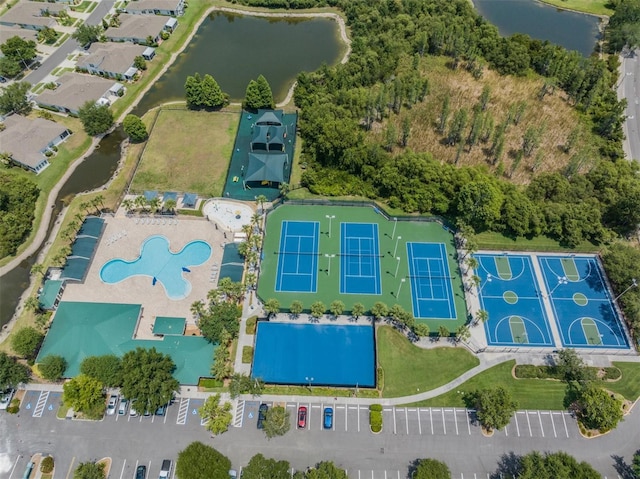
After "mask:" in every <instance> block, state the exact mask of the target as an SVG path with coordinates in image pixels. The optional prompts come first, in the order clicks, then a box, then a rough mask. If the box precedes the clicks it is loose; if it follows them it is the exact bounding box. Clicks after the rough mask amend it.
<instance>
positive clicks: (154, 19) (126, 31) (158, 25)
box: [105, 13, 177, 45]
mask: <svg viewBox="0 0 640 479" xmlns="http://www.w3.org/2000/svg"><path fill="white" fill-rule="evenodd" d="M118 18H119V19H120V26H119V27H110V28H108V29H107V31H106V32H105V36H106V37H107V40H109V41H112V42H132V43H138V44H140V45H146V44H147V39H148V38H151V39H152V40H153V42H154V43H159V42H160V39H161V37H160V35H161V34H162V32H163V31H165V32H169V33H171V32H173V31H174V30H175V27H176V26H177V21H176V19H175V18H168V19H167V18H165V17H161V16H156V15H128V14H126V13H123V14H121V15H120V16H119V17H118Z"/></svg>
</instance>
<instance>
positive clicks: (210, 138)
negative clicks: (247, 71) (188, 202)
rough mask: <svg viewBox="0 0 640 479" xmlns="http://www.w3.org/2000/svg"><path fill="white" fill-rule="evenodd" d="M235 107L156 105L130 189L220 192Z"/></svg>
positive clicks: (235, 123)
mask: <svg viewBox="0 0 640 479" xmlns="http://www.w3.org/2000/svg"><path fill="white" fill-rule="evenodd" d="M237 128H238V113H236V112H233V111H232V112H227V111H224V112H204V111H189V110H162V111H161V112H160V113H159V115H158V119H157V121H156V124H155V126H154V128H153V131H151V135H150V137H149V140H148V142H147V147H146V149H145V151H144V153H143V156H142V160H141V162H140V166H139V167H138V170H137V171H136V176H135V178H134V180H133V184H132V186H131V189H132V190H133V191H135V192H136V193H142V192H143V191H144V190H158V191H169V190H174V191H179V192H191V193H198V194H200V195H203V196H221V195H222V190H223V188H224V182H225V179H226V174H227V167H228V165H229V159H230V158H231V151H232V149H233V141H234V139H235V135H236V130H237Z"/></svg>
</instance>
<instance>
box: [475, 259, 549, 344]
mask: <svg viewBox="0 0 640 479" xmlns="http://www.w3.org/2000/svg"><path fill="white" fill-rule="evenodd" d="M474 257H475V258H476V260H478V270H477V275H478V276H479V277H480V286H479V288H478V292H479V299H480V306H481V308H482V309H483V310H485V311H486V312H487V313H488V315H489V318H488V320H487V321H486V322H485V324H484V328H485V334H486V336H487V343H488V344H489V345H493V346H553V338H552V335H551V331H550V326H549V320H548V318H547V315H546V313H545V310H544V304H543V302H542V295H541V293H540V291H539V289H538V286H537V285H538V283H537V281H536V277H535V274H534V271H533V264H532V261H531V257H529V256H521V255H513V254H509V255H508V256H507V255H496V254H476V255H474Z"/></svg>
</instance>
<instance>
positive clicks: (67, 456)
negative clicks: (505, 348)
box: [0, 392, 640, 479]
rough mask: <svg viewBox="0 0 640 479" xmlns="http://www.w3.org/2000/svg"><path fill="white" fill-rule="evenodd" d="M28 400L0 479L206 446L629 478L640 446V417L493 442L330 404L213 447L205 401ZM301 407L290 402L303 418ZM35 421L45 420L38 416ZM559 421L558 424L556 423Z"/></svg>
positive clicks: (355, 468)
mask: <svg viewBox="0 0 640 479" xmlns="http://www.w3.org/2000/svg"><path fill="white" fill-rule="evenodd" d="M29 394H31V396H29V397H25V400H24V401H23V407H22V410H21V412H20V414H19V416H14V415H10V414H7V413H5V412H2V413H0V431H2V434H1V435H0V477H1V478H2V479H5V478H6V479H17V478H19V477H21V476H22V473H23V472H24V469H25V467H26V464H27V461H28V459H29V457H31V455H32V454H34V453H38V452H40V453H50V454H52V455H53V456H54V457H55V459H56V473H55V478H54V479H58V478H66V477H70V476H71V473H72V471H73V469H74V468H75V467H77V465H78V463H79V462H82V461H87V460H94V459H100V458H103V457H111V458H112V460H113V463H112V468H111V472H110V476H109V477H110V478H112V479H114V478H116V479H123V478H132V477H133V474H134V473H135V468H136V466H137V465H138V464H145V465H147V467H148V472H149V476H148V477H150V478H155V477H157V475H158V472H159V470H160V463H161V462H162V460H163V459H171V460H175V459H176V458H177V454H178V452H179V451H180V450H182V449H183V448H184V447H186V446H187V445H188V444H189V443H190V442H192V441H195V440H199V441H202V442H204V443H207V444H210V445H212V446H214V447H216V448H217V449H219V450H220V451H221V452H222V453H223V454H225V455H227V456H228V457H229V458H230V459H231V460H232V463H233V467H234V468H236V469H239V468H240V467H241V466H244V465H246V464H247V462H248V461H249V459H250V458H251V457H252V456H253V455H254V454H256V453H258V452H261V453H263V454H264V455H265V456H267V457H274V458H278V459H286V460H288V461H289V462H290V463H291V465H292V466H293V467H294V468H295V469H303V468H306V467H307V466H309V465H313V464H315V463H316V462H318V461H321V460H332V461H334V463H335V464H336V465H339V466H340V467H343V468H345V469H347V471H348V473H349V477H351V478H358V479H401V478H405V477H407V471H408V465H409V464H410V463H411V462H412V461H414V460H415V459H417V458H423V457H433V458H437V459H441V460H443V461H445V462H446V463H447V464H449V467H450V468H451V470H452V472H453V477H455V478H465V479H466V478H470V477H471V478H485V477H488V475H489V474H491V473H494V472H495V471H496V469H497V465H498V462H499V461H500V459H501V457H503V455H505V454H510V453H515V454H518V455H519V454H526V453H527V452H530V451H532V450H539V451H559V450H563V451H567V452H568V453H569V454H572V455H573V456H575V457H576V458H578V459H579V460H585V461H588V462H589V463H590V464H592V465H593V466H594V467H595V468H597V469H598V470H599V471H600V472H601V473H602V474H603V475H604V476H606V477H608V478H616V477H618V475H620V476H622V477H625V476H624V474H622V471H621V470H619V469H618V470H617V469H616V467H615V464H616V459H615V458H616V457H620V458H623V462H627V463H628V462H630V460H631V457H632V455H633V453H634V452H635V450H637V449H638V448H639V447H640V408H638V407H636V408H635V410H634V411H633V413H632V414H631V415H630V416H629V417H627V418H626V420H625V421H624V422H623V423H622V424H621V425H620V426H619V427H618V428H617V429H616V430H615V431H614V432H612V433H610V434H608V435H606V436H603V437H601V438H597V439H589V440H588V439H584V438H582V437H581V436H580V435H579V434H577V427H576V425H575V422H572V421H573V420H572V419H570V418H568V417H567V416H566V414H562V413H560V412H553V413H551V412H549V411H546V412H545V411H521V412H519V413H518V414H517V415H516V417H515V418H514V420H513V421H512V423H511V424H510V425H509V426H508V427H507V428H506V430H503V431H499V432H497V433H496V434H495V435H494V436H493V437H490V438H488V437H485V436H483V435H482V433H481V431H480V429H479V428H478V427H477V426H475V425H473V423H472V422H471V421H467V420H466V417H467V414H466V412H465V411H464V410H462V409H457V410H454V409H438V408H433V409H427V408H423V409H421V410H420V411H418V410H417V409H416V408H385V411H384V413H383V414H384V429H383V431H382V433H380V434H377V435H374V434H372V433H371V432H369V430H368V420H367V416H368V411H367V409H366V407H363V408H360V409H358V408H357V407H354V406H353V405H350V406H348V407H347V406H346V405H343V404H340V403H339V402H338V403H336V404H331V406H332V407H334V408H335V409H334V410H335V421H334V425H333V428H332V429H331V430H325V429H323V428H322V420H321V411H322V408H323V407H325V406H327V404H306V405H307V406H308V407H309V417H308V424H307V428H306V429H302V430H300V429H297V428H295V425H292V428H291V430H290V431H289V432H288V433H287V434H286V435H285V436H283V437H279V438H274V439H272V440H267V439H266V437H265V435H264V434H263V432H262V431H259V430H257V429H256V417H257V416H256V412H257V406H258V404H259V403H258V402H257V401H255V402H247V403H246V404H244V405H243V406H242V407H241V408H239V409H238V413H237V414H236V417H235V418H234V423H235V424H236V426H239V427H231V428H230V430H229V431H228V432H227V433H225V434H223V435H222V436H219V437H216V438H211V437H210V436H209V434H208V433H207V432H206V431H205V429H204V428H203V427H202V426H201V424H200V418H199V416H198V415H197V412H196V411H197V408H198V407H199V406H200V404H201V403H202V400H198V399H190V400H187V399H184V400H177V401H176V403H175V404H174V405H173V406H171V407H170V408H169V409H168V412H167V415H166V416H164V417H137V418H131V417H129V416H118V415H114V416H106V417H105V418H104V419H103V420H102V421H99V422H89V421H70V420H60V419H56V417H55V412H56V411H55V410H56V409H57V404H58V402H59V394H60V393H56V394H58V396H56V395H54V394H51V395H49V396H47V397H46V398H43V397H42V396H41V395H40V393H39V392H30V393H29ZM297 406H298V404H297V403H288V404H287V407H288V409H289V410H290V411H291V412H292V413H293V414H292V417H294V416H295V411H296V408H297ZM34 414H35V415H36V416H40V417H33V416H34ZM553 415H555V420H553V419H552V416H553Z"/></svg>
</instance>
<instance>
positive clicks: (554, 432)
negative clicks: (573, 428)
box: [549, 411, 558, 437]
mask: <svg viewBox="0 0 640 479" xmlns="http://www.w3.org/2000/svg"><path fill="white" fill-rule="evenodd" d="M549 417H550V418H551V427H553V437H558V434H556V423H555V422H554V420H553V412H551V411H549Z"/></svg>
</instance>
